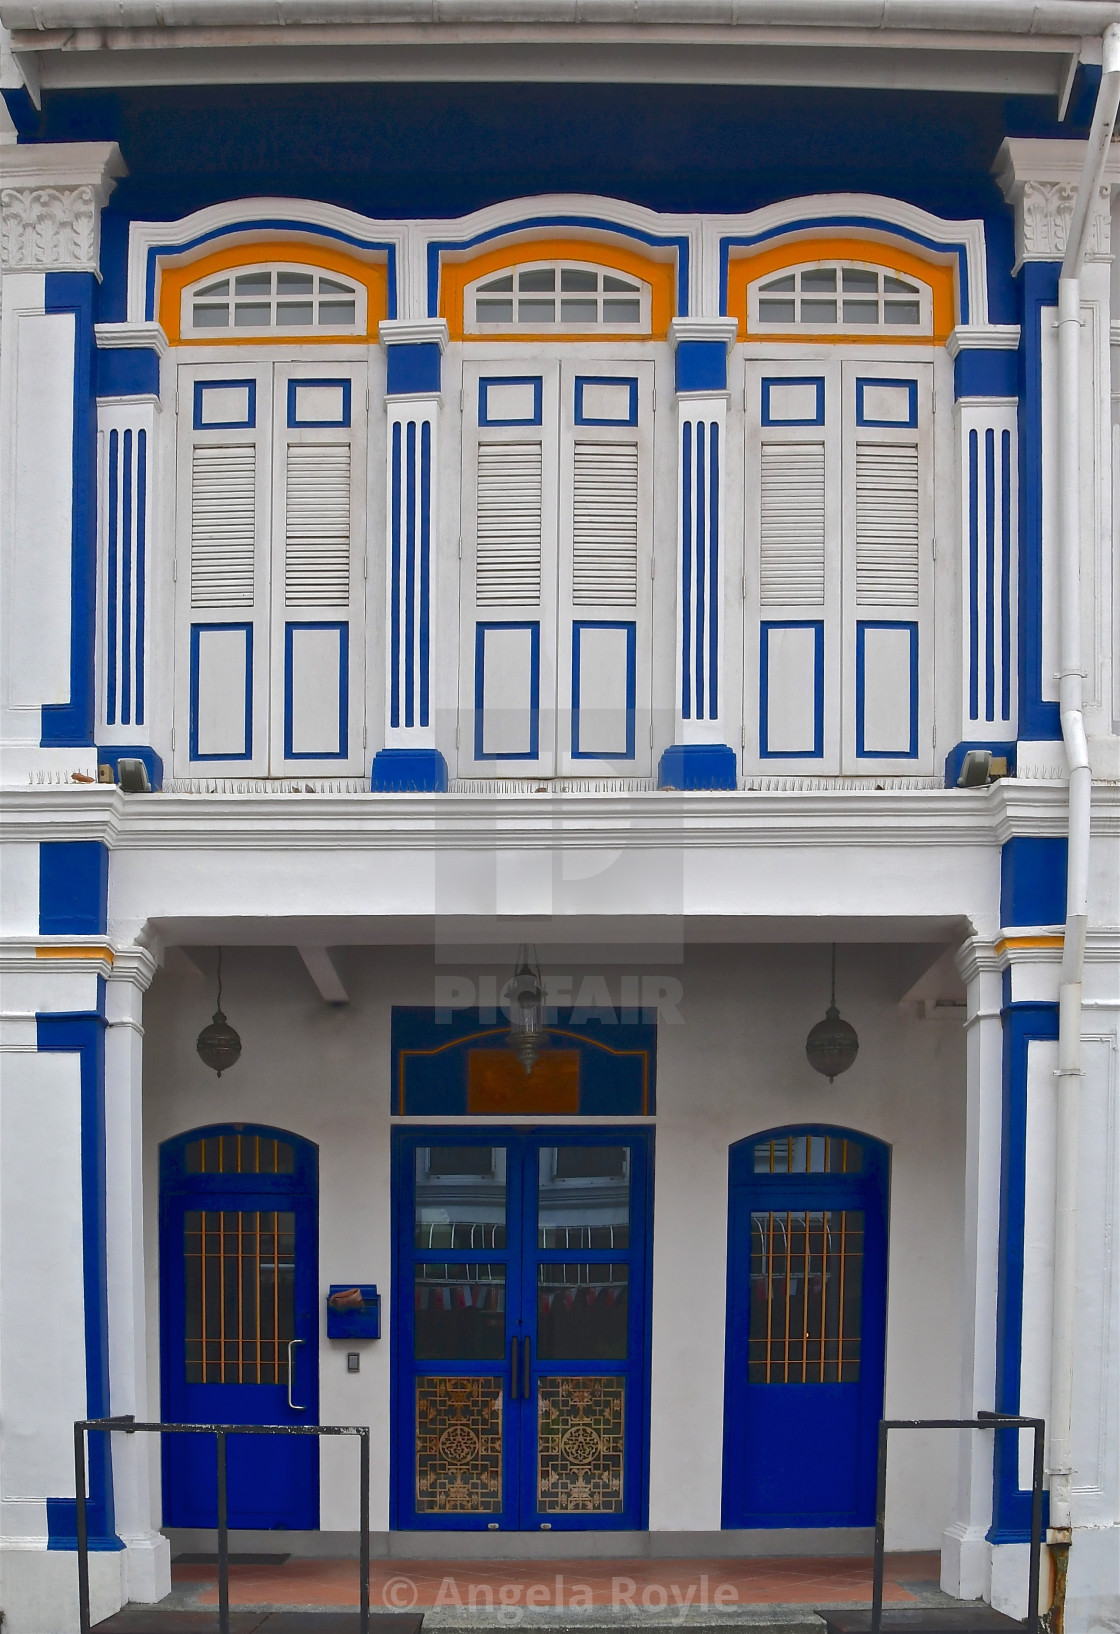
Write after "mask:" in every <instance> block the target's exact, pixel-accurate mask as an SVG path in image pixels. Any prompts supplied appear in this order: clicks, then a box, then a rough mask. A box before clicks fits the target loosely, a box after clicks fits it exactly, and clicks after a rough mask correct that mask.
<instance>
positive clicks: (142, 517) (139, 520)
mask: <svg viewBox="0 0 1120 1634" xmlns="http://www.w3.org/2000/svg"><path fill="white" fill-rule="evenodd" d="M147 579H148V433H147V432H146V431H144V430H140V431H138V432H137V434H136V712H135V713H136V721H135V724H136V725H137V726H143V724H144V708H145V699H144V686H145V671H146V654H145V650H144V642H145V622H146V618H147V597H148V583H147ZM154 786H155V785H154V784H153V787H154Z"/></svg>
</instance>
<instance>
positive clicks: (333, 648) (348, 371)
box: [271, 362, 366, 777]
mask: <svg viewBox="0 0 1120 1634" xmlns="http://www.w3.org/2000/svg"><path fill="white" fill-rule="evenodd" d="M274 404H275V406H274V439H275V454H274V461H273V469H274V479H273V514H274V516H275V519H276V521H275V526H274V528H273V575H272V585H273V592H272V594H273V618H272V629H273V635H272V754H271V770H272V772H273V774H274V775H275V774H280V775H284V776H300V775H301V774H302V775H304V776H315V777H331V776H342V775H350V776H352V775H354V774H358V773H360V772H361V771H362V770H363V764H364V758H365V756H364V743H363V725H364V681H363V676H364V664H363V651H364V620H363V606H364V579H363V567H362V550H363V548H364V543H365V484H366V385H365V369H364V368H363V367H362V366H361V365H358V364H349V363H345V364H342V363H333V362H331V363H326V364H318V365H315V364H278V365H277V366H276V386H275V399H274Z"/></svg>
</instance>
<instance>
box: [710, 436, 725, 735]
mask: <svg viewBox="0 0 1120 1634" xmlns="http://www.w3.org/2000/svg"><path fill="white" fill-rule="evenodd" d="M719 435H720V428H719V424H718V422H716V421H715V420H712V421H709V423H708V505H709V512H708V587H709V597H710V600H709V606H708V719H709V720H717V719H718V718H719V636H720V629H719V587H720V583H721V578H722V572H723V569H722V567H721V564H720V559H719V506H720V491H719V480H720V453H719Z"/></svg>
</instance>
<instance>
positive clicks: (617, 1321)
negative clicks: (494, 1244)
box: [537, 1265, 630, 1362]
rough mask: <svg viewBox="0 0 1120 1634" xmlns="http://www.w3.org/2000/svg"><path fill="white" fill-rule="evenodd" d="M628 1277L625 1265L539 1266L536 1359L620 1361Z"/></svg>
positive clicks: (625, 1330)
mask: <svg viewBox="0 0 1120 1634" xmlns="http://www.w3.org/2000/svg"><path fill="white" fill-rule="evenodd" d="M629 1280H630V1268H629V1266H627V1265H539V1266H538V1267H537V1355H538V1356H539V1357H540V1359H541V1360H542V1361H546V1362H575V1361H589V1362H590V1361H596V1362H599V1361H602V1362H612V1361H613V1362H624V1361H625V1360H626V1333H627V1316H628V1313H629V1309H630V1302H629V1292H630V1289H629Z"/></svg>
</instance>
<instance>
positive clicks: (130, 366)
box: [94, 346, 159, 397]
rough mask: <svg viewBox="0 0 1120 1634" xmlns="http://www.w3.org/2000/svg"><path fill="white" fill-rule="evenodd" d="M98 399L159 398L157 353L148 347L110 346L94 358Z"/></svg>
mask: <svg viewBox="0 0 1120 1634" xmlns="http://www.w3.org/2000/svg"><path fill="white" fill-rule="evenodd" d="M94 380H95V382H96V387H95V390H96V395H97V396H98V397H158V396H159V353H158V352H157V351H156V350H155V348H154V347H150V346H127V347H118V346H111V347H107V348H105V349H104V350H102V349H101V348H100V347H99V348H98V350H97V351H96V353H95V354H94Z"/></svg>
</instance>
